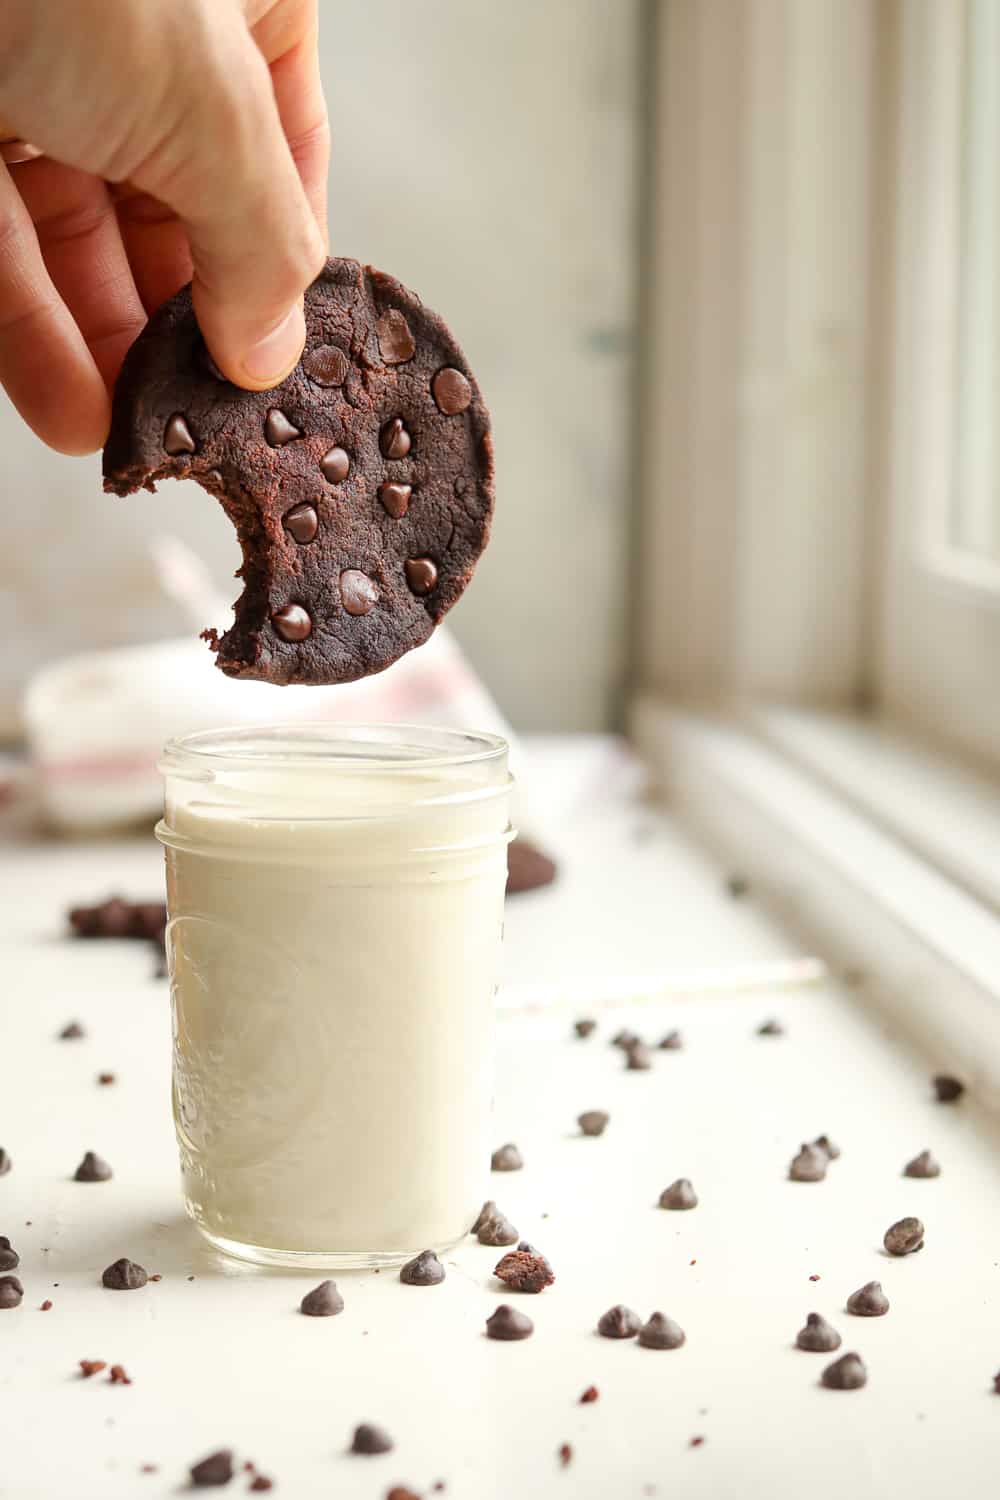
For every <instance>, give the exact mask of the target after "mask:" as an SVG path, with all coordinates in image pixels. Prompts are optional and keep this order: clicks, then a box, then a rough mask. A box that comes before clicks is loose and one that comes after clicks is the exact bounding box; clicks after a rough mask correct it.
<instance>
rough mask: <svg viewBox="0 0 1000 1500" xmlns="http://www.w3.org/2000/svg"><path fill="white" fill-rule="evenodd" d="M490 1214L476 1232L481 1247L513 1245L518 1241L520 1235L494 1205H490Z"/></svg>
mask: <svg viewBox="0 0 1000 1500" xmlns="http://www.w3.org/2000/svg"><path fill="white" fill-rule="evenodd" d="M490 1206H491V1208H492V1210H493V1211H492V1213H490V1214H488V1215H487V1216H486V1218H485V1219H483V1222H482V1223H481V1224H480V1225H479V1228H478V1230H477V1231H476V1235H477V1238H478V1240H479V1243H480V1244H481V1245H494V1246H495V1245H514V1244H516V1243H517V1241H518V1240H519V1239H520V1235H519V1234H518V1232H517V1230H516V1229H515V1228H514V1226H513V1224H512V1223H511V1222H510V1220H509V1219H508V1218H507V1217H506V1215H505V1214H502V1213H501V1212H500V1210H499V1209H498V1208H497V1206H496V1204H495V1203H493V1204H491V1205H490Z"/></svg>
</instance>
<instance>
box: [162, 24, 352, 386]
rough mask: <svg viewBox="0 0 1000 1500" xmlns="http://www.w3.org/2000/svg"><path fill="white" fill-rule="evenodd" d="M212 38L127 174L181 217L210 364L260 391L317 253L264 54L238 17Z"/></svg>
mask: <svg viewBox="0 0 1000 1500" xmlns="http://www.w3.org/2000/svg"><path fill="white" fill-rule="evenodd" d="M213 41H214V45H213V46H212V47H211V48H210V49H206V48H204V47H203V48H202V49H201V58H200V63H201V66H200V67H198V68H197V69H195V68H191V69H189V70H187V79H188V86H187V87H186V88H185V89H184V93H185V95H186V96H187V97H186V99H185V101H184V103H185V106H186V107H185V108H184V109H183V111H182V112H181V113H180V114H179V117H178V123H177V126H176V128H175V129H174V130H173V131H172V132H170V135H169V136H168V137H167V138H166V139H165V141H164V145H163V147H162V148H161V151H160V153H158V154H157V155H155V156H154V157H153V158H152V159H149V160H147V162H146V163H145V164H144V167H143V169H142V172H141V174H139V175H137V176H136V177H135V178H134V180H135V181H136V182H137V185H138V186H139V187H141V188H143V189H144V190H145V191H148V192H151V193H153V194H154V196H156V197H158V198H160V199H162V201H164V202H165V203H167V204H168V205H169V207H170V208H172V209H174V211H175V212H176V213H177V214H178V215H179V216H180V218H181V220H182V222H183V224H184V227H185V229H186V231H187V236H188V240H189V243H190V246H191V254H192V259H193V262H194V278H193V295H194V309H195V313H196V316H197V318H198V323H199V325H200V327H201V331H202V333H203V334H204V337H205V342H206V344H207V345H208V348H209V351H210V353H211V355H212V358H213V359H214V360H215V363H216V364H217V365H218V366H219V369H220V370H221V371H222V373H223V374H224V375H225V376H226V377H227V378H228V379H229V380H231V381H233V382H234V383H235V384H237V385H241V386H243V387H245V388H246V389H249V390H264V389H267V388H269V387H271V386H275V385H278V384H280V382H281V381H282V380H284V378H285V376H286V375H288V373H289V372H290V371H291V370H292V369H293V368H294V367H295V365H296V364H297V362H298V360H299V358H300V356H301V354H302V349H303V345H304V343H305V320H304V317H303V313H302V294H303V292H304V291H305V289H306V287H307V286H308V285H309V284H310V283H311V282H312V281H313V279H314V278H315V277H316V276H317V275H318V274H319V271H320V269H321V268H322V266H323V263H324V260H325V253H326V252H325V248H324V244H323V240H322V237H321V234H320V230H319V228H318V226H317V224H316V220H315V217H314V215H313V213H312V210H311V208H310V206H309V202H308V199H307V198H306V194H305V191H304V189H303V187H302V183H301V180H300V178H299V174H298V171H297V169H296V166H295V163H294V161H293V159H292V154H291V152H290V150H289V147H288V142H287V141H286V139H285V136H284V132H283V131H282V128H281V122H280V119H279V115H278V109H277V105H276V103H275V98H274V92H273V90H272V87H271V77H270V73H269V71H268V68H267V65H266V63H265V62H264V59H263V58H262V56H261V54H260V52H259V51H258V50H257V47H256V46H255V45H254V42H253V40H252V38H251V37H250V34H249V33H248V32H247V31H246V30H245V28H243V27H242V26H239V27H225V28H220V30H219V32H218V33H217V34H216V35H215V37H214V38H213ZM207 52H208V53H210V55H206V53H207ZM206 70H207V73H208V76H206Z"/></svg>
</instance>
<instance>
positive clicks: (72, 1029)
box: [59, 1021, 86, 1042]
mask: <svg viewBox="0 0 1000 1500" xmlns="http://www.w3.org/2000/svg"><path fill="white" fill-rule="evenodd" d="M83 1036H86V1032H85V1031H84V1029H83V1027H82V1026H81V1025H80V1023H79V1021H70V1023H69V1024H68V1025H67V1026H64V1027H63V1029H62V1031H60V1033H59V1040H60V1041H61V1042H78V1041H79V1040H80V1038H81V1037H83Z"/></svg>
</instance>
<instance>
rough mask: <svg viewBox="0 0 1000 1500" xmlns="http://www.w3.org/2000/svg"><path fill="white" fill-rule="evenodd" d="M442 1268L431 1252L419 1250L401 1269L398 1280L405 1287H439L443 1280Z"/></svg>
mask: <svg viewBox="0 0 1000 1500" xmlns="http://www.w3.org/2000/svg"><path fill="white" fill-rule="evenodd" d="M444 1275H445V1271H444V1266H443V1265H442V1264H441V1262H440V1261H439V1260H438V1258H437V1256H436V1255H435V1254H434V1251H433V1250H421V1252H420V1254H419V1255H415V1256H414V1257H413V1259H412V1260H408V1261H407V1262H406V1265H405V1266H403V1267H401V1269H400V1272H399V1279H400V1281H403V1282H405V1283H406V1285H407V1286H439V1285H440V1283H441V1282H442V1281H443V1280H444Z"/></svg>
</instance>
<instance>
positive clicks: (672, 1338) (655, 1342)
mask: <svg viewBox="0 0 1000 1500" xmlns="http://www.w3.org/2000/svg"><path fill="white" fill-rule="evenodd" d="M686 1337H687V1335H686V1334H685V1332H684V1330H683V1328H682V1327H681V1326H680V1324H679V1323H675V1322H674V1320H673V1318H668V1317H667V1316H666V1314H665V1313H661V1312H655V1313H650V1315H649V1318H648V1319H647V1321H646V1322H645V1323H643V1325H642V1327H641V1328H640V1329H639V1343H640V1344H641V1345H642V1347H643V1348H644V1349H679V1348H680V1347H681V1345H682V1344H683V1343H684V1340H685V1338H686Z"/></svg>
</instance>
